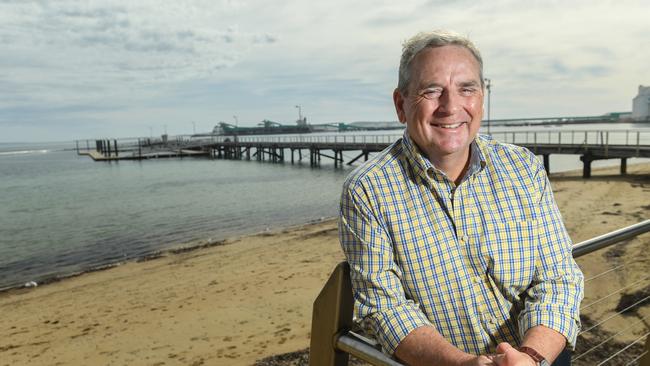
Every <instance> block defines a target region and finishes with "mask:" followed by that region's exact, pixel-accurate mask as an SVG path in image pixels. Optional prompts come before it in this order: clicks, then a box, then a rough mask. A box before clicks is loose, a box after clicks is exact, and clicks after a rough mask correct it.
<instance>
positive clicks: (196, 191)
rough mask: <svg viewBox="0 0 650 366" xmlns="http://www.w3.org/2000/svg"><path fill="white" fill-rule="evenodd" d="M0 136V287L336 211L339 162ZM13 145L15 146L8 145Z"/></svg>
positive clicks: (342, 173) (342, 174) (341, 173)
mask: <svg viewBox="0 0 650 366" xmlns="http://www.w3.org/2000/svg"><path fill="white" fill-rule="evenodd" d="M13 148H14V149H13V150H12V149H11V148H8V147H7V146H6V145H0V192H2V193H0V217H1V219H0V222H1V229H0V232H1V235H0V289H1V288H7V287H12V286H17V285H22V284H24V283H25V282H27V281H36V282H40V281H42V280H44V279H46V278H51V277H53V276H56V275H65V274H70V273H74V272H78V271H84V270H88V269H91V268H94V267H98V266H102V265H105V264H109V263H115V262H119V261H123V260H128V259H132V258H138V257H142V256H144V255H147V254H150V253H152V252H155V251H158V250H162V249H165V248H170V247H174V246H177V245H179V244H182V243H184V242H188V241H191V240H194V239H206V238H212V239H213V240H219V239H224V238H227V237H231V236H234V235H239V234H244V233H253V232H260V231H264V230H267V229H276V228H278V227H283V226H289V225H295V224H300V223H306V222H310V221H316V220H320V219H321V218H324V217H331V216H334V215H335V214H336V210H337V202H338V196H339V192H340V187H341V184H342V181H343V179H344V178H345V174H346V173H347V172H346V171H345V170H341V169H334V168H333V167H330V166H323V167H322V168H311V167H309V162H308V161H307V164H306V165H304V164H303V165H291V164H270V163H258V162H256V161H229V160H211V159H206V158H184V159H158V160H155V159H154V160H147V161H141V162H138V161H120V162H118V163H100V162H94V161H92V160H91V159H90V158H88V157H83V156H77V155H76V153H75V152H73V151H62V150H61V149H60V147H59V148H52V146H49V147H45V146H36V145H31V146H18V149H15V146H14V147H13ZM12 151H13V153H12Z"/></svg>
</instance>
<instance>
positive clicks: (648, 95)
mask: <svg viewBox="0 0 650 366" xmlns="http://www.w3.org/2000/svg"><path fill="white" fill-rule="evenodd" d="M649 117H650V86H643V85H639V94H638V95H637V96H636V97H634V99H633V100H632V118H634V119H646V118H649Z"/></svg>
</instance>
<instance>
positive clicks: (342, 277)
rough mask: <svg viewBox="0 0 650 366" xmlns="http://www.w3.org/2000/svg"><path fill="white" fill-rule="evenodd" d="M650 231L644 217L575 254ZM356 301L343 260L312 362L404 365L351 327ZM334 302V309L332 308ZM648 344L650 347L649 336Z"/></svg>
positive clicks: (324, 304) (321, 304)
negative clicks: (354, 360)
mask: <svg viewBox="0 0 650 366" xmlns="http://www.w3.org/2000/svg"><path fill="white" fill-rule="evenodd" d="M649 231H650V220H645V221H642V222H640V223H638V224H634V225H631V226H628V227H625V228H622V229H619V230H615V231H612V232H610V233H607V234H604V235H600V236H597V237H595V238H592V239H589V240H585V241H583V242H580V243H578V244H576V245H575V246H574V247H573V257H574V258H578V257H581V256H583V255H585V254H588V253H591V252H594V251H596V250H599V249H602V248H605V247H607V246H610V245H612V244H616V243H619V242H622V241H625V240H628V239H631V238H633V237H636V236H638V235H641V234H643V233H646V232H649ZM353 301H354V300H353V299H352V287H351V283H350V267H349V264H348V263H347V262H342V263H340V264H339V265H338V266H337V267H336V269H335V270H334V272H333V273H332V275H331V277H330V279H329V280H328V282H327V284H326V285H325V287H323V290H322V291H321V293H320V294H319V295H318V297H317V298H316V301H315V302H314V312H313V318H312V330H311V345H310V354H309V365H310V366H345V365H347V364H348V355H353V356H355V357H357V358H359V359H361V360H363V361H366V362H369V363H370V364H372V365H378V366H403V365H402V364H401V363H399V362H397V361H395V360H394V359H392V358H390V357H389V356H388V355H386V354H385V353H383V352H382V351H381V350H380V349H378V347H377V345H376V344H373V343H372V342H371V341H370V340H368V339H366V338H364V337H362V336H359V335H358V334H356V333H354V332H351V331H350V329H351V327H352V306H353ZM333 303H334V304H335V308H334V309H332V305H333ZM328 312H329V313H328ZM646 347H648V349H650V337H649V338H648V341H647V342H646ZM642 362H644V363H642V365H650V357H649V358H648V359H646V358H644V359H643V360H642Z"/></svg>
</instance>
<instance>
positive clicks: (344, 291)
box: [309, 262, 354, 366]
mask: <svg viewBox="0 0 650 366" xmlns="http://www.w3.org/2000/svg"><path fill="white" fill-rule="evenodd" d="M353 306H354V300H353V298H352V285H351V283H350V265H349V264H348V263H347V262H342V263H339V264H338V265H337V266H336V268H335V269H334V272H333V273H332V275H331V276H330V278H329V279H328V280H327V283H326V284H325V287H323V290H321V292H320V294H318V297H317V298H316V301H314V312H313V315H312V319H311V341H310V345H309V366H347V364H348V359H349V355H348V354H347V353H346V352H341V351H337V350H336V348H335V342H336V336H337V335H338V334H339V333H341V332H342V331H347V330H350V328H351V327H352V311H353Z"/></svg>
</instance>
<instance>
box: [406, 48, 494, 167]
mask: <svg viewBox="0 0 650 366" xmlns="http://www.w3.org/2000/svg"><path fill="white" fill-rule="evenodd" d="M410 71H411V80H410V84H409V86H408V93H407V95H406V96H404V95H402V94H401V93H400V92H399V91H397V90H396V91H395V93H394V94H393V99H394V102H395V108H396V110H397V115H398V117H399V120H400V122H402V123H406V128H407V131H408V133H409V136H410V137H411V139H412V140H413V141H414V142H415V143H416V144H417V145H418V147H419V148H420V149H421V150H422V151H423V152H424V153H425V154H427V155H428V157H429V159H431V160H433V161H441V159H444V160H449V161H455V160H453V159H458V162H459V164H460V163H462V164H464V163H465V162H466V161H467V159H468V157H469V145H470V144H471V142H472V141H473V140H474V137H475V136H476V134H477V132H478V129H479V127H480V125H481V119H482V117H483V89H482V87H481V79H480V76H479V64H478V62H477V61H476V59H475V58H474V56H473V55H472V54H471V52H470V51H469V50H467V49H466V48H464V47H460V46H442V47H436V48H426V49H424V50H422V51H421V52H420V53H419V54H418V55H417V56H416V57H415V58H414V59H413V61H412V62H411V69H410ZM463 159H465V160H463Z"/></svg>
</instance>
